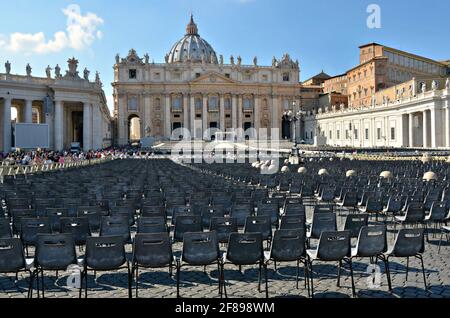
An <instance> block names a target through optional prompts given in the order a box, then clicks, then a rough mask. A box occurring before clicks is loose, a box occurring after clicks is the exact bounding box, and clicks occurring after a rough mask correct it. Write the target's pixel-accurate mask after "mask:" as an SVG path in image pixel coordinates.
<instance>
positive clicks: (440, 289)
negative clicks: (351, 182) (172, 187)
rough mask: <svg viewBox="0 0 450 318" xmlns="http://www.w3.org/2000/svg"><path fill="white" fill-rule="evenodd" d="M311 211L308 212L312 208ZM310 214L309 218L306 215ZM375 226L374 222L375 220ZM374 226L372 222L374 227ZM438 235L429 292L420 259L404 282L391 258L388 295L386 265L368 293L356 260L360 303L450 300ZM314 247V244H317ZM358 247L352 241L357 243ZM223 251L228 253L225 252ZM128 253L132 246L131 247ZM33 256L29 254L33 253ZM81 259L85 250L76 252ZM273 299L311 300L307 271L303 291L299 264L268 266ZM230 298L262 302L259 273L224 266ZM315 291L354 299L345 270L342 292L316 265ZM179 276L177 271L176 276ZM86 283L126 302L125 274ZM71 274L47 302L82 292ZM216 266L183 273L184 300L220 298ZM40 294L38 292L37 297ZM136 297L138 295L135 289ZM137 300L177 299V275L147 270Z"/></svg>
mask: <svg viewBox="0 0 450 318" xmlns="http://www.w3.org/2000/svg"><path fill="white" fill-rule="evenodd" d="M308 210H309V209H308ZM308 214H311V212H310V211H308ZM344 220H345V217H344V216H342V217H339V218H338V225H339V228H342V227H343V223H344ZM371 221H374V220H371ZM371 223H372V222H371ZM389 229H390V231H389V235H388V239H389V245H390V246H391V245H392V244H393V242H394V233H393V231H392V227H391V226H390V227H389ZM439 236H440V235H439V234H438V235H436V237H432V236H430V242H429V243H427V244H426V252H425V254H424V260H425V268H426V276H427V282H428V285H429V290H428V291H426V290H425V289H424V284H423V276H422V272H421V268H420V262H419V261H418V260H411V263H410V273H409V277H408V281H406V259H392V260H391V262H390V264H391V275H392V286H393V291H392V293H390V292H389V291H388V287H387V280H386V275H385V271H384V266H381V286H379V287H375V288H370V286H371V285H372V284H369V281H372V279H371V275H369V273H368V266H369V260H368V259H356V260H355V261H354V273H355V284H356V290H357V296H358V297H362V298H370V297H377V298H381V297H382V298H386V297H387V298H399V297H401V298H447V297H450V266H449V265H450V256H449V253H450V246H449V245H448V244H445V243H444V245H443V247H442V250H441V253H440V254H438V244H439ZM316 243H317V242H313V243H312V244H313V245H314V244H316ZM355 243H356V242H355V241H353V244H355ZM180 249H181V244H175V245H174V250H175V251H176V255H179V254H180ZM222 250H225V248H223V247H222ZM128 251H129V252H131V251H130V247H128ZM32 252H33V251H32V250H31V253H32ZM78 252H79V253H80V256H82V255H83V251H81V252H80V251H78ZM268 269H269V271H268V277H269V296H270V297H283V298H298V297H300V298H304V297H308V293H307V290H306V288H304V280H303V278H304V276H303V270H302V268H301V270H300V279H301V280H300V284H299V287H300V288H299V289H296V286H295V275H296V264H295V263H287V264H278V268H277V271H275V270H274V266H273V264H270V265H269V267H268ZM225 270H226V271H225V278H226V280H227V292H228V297H232V298H242V297H247V298H264V297H265V294H264V292H263V293H259V292H258V268H257V267H256V266H255V267H244V268H242V273H241V272H239V269H238V268H237V267H233V266H232V265H228V266H226V269H225ZM314 272H315V274H314V277H315V279H314V287H315V296H316V297H317V298H348V297H351V295H352V293H351V279H350V276H349V275H348V274H349V271H347V270H345V271H343V275H342V279H341V287H337V264H332V263H317V264H315V265H314ZM174 273H175V271H174ZM90 274H91V275H90V276H89V280H88V285H89V291H88V292H89V294H88V296H89V297H92V298H127V297H128V290H127V286H128V285H127V284H128V283H127V271H126V269H125V270H121V271H116V272H107V273H97V279H96V281H95V280H94V277H93V275H92V274H93V273H92V272H91V273H90ZM67 277H68V273H61V272H60V273H59V278H58V279H56V273H55V272H46V273H45V289H46V292H45V297H49V298H77V297H78V290H74V289H71V288H69V287H67ZM217 278H218V271H217V266H210V267H208V268H207V270H206V273H205V272H203V268H195V267H191V268H189V267H186V268H183V271H182V273H181V296H182V297H186V298H214V297H218V296H219V294H218V280H217ZM27 287H28V274H19V280H18V282H15V276H14V275H4V274H3V275H1V276H0V298H25V297H26V296H27ZM34 295H36V292H35V293H34ZM133 297H135V295H134V290H133ZM139 297H142V298H174V297H176V281H175V276H173V277H170V276H169V272H168V270H143V271H142V273H141V275H140V286H139Z"/></svg>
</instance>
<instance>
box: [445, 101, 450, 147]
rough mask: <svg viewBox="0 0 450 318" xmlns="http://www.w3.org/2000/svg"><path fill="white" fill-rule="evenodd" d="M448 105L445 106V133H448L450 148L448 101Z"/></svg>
mask: <svg viewBox="0 0 450 318" xmlns="http://www.w3.org/2000/svg"><path fill="white" fill-rule="evenodd" d="M446 103H447V105H446V108H445V120H444V123H445V135H446V147H447V148H450V102H449V101H448V100H447V101H446Z"/></svg>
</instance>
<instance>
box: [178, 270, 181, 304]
mask: <svg viewBox="0 0 450 318" xmlns="http://www.w3.org/2000/svg"><path fill="white" fill-rule="evenodd" d="M180 271H181V268H180V265H179V264H177V298H180Z"/></svg>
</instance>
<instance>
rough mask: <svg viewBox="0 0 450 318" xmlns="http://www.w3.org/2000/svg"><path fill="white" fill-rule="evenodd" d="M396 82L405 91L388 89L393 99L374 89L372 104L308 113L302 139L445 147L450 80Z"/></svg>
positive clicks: (448, 144)
mask: <svg viewBox="0 0 450 318" xmlns="http://www.w3.org/2000/svg"><path fill="white" fill-rule="evenodd" d="M402 86H405V87H410V88H411V90H410V92H406V91H404V90H399V89H398V88H397V87H392V88H389V89H388V90H396V91H397V98H396V100H394V101H389V100H388V99H387V98H385V95H386V93H389V92H385V91H380V92H379V93H377V95H376V96H375V97H374V102H373V104H372V106H363V107H360V108H353V109H352V108H345V107H342V108H341V109H339V107H336V106H334V107H332V108H331V109H330V108H329V107H327V108H325V109H322V108H319V109H318V111H317V112H315V111H310V112H308V114H307V116H306V121H305V134H306V136H307V139H306V140H307V141H308V142H309V143H313V142H316V143H318V144H319V145H320V144H322V145H328V146H335V147H352V148H375V147H379V148H405V147H408V148H429V149H437V148H450V80H449V79H447V81H445V80H444V81H443V80H442V79H441V80H431V79H427V80H422V81H421V80H417V79H413V80H412V81H411V82H407V83H404V84H402ZM317 137H319V138H317Z"/></svg>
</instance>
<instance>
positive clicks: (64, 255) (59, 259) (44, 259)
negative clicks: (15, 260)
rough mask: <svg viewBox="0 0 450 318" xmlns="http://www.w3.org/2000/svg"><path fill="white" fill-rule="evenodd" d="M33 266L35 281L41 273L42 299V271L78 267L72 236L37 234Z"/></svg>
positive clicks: (43, 295) (43, 286) (43, 288)
mask: <svg viewBox="0 0 450 318" xmlns="http://www.w3.org/2000/svg"><path fill="white" fill-rule="evenodd" d="M35 265H36V269H35V275H36V277H37V279H39V273H41V283H42V298H44V297H45V294H44V290H45V285H44V271H65V270H67V268H68V267H69V266H70V265H78V262H77V255H76V252H75V241H74V239H73V237H72V234H39V235H38V237H37V243H36V258H35ZM38 297H39V284H38Z"/></svg>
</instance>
